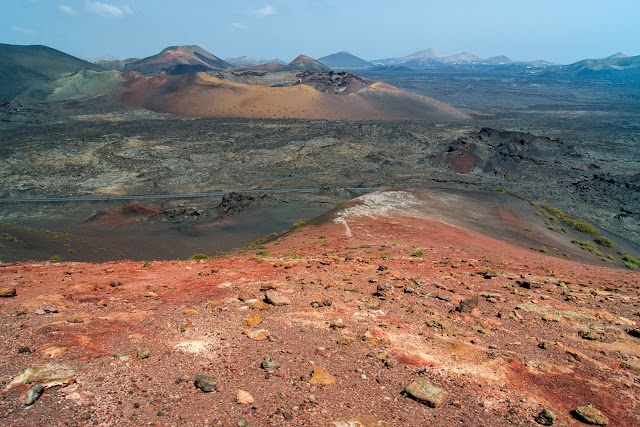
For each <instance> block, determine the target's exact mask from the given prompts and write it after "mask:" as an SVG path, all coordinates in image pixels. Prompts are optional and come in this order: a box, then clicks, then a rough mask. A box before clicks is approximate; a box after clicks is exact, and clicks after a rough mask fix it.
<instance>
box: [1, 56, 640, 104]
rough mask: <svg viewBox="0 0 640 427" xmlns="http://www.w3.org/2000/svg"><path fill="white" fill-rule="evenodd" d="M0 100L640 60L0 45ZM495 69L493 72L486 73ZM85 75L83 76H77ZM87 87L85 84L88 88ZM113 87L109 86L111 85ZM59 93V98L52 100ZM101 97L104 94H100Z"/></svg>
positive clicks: (636, 72) (619, 70) (612, 70)
mask: <svg viewBox="0 0 640 427" xmlns="http://www.w3.org/2000/svg"><path fill="white" fill-rule="evenodd" d="M0 58H2V61H0V98H2V99H4V100H11V99H16V98H18V97H19V99H20V101H21V102H38V101H40V100H44V99H46V98H47V97H50V96H53V97H54V98H55V97H61V96H62V95H63V93H62V92H61V89H60V85H64V86H65V91H67V92H64V93H65V94H67V95H64V96H67V97H68V96H69V95H68V93H70V92H69V91H71V90H72V89H71V88H73V90H81V87H80V84H81V83H82V82H84V83H86V82H87V81H89V80H91V81H92V83H91V84H95V85H98V86H100V85H106V86H104V91H107V89H108V88H107V86H109V85H115V84H120V83H121V81H123V80H122V79H125V80H126V78H131V77H126V78H125V77H123V76H124V74H120V75H118V74H112V75H111V74H109V75H107V74H104V75H95V74H92V73H90V72H88V71H87V70H89V71H93V72H102V71H107V70H111V71H115V72H118V73H129V74H131V75H132V76H133V78H137V77H136V74H142V75H145V76H153V75H158V74H167V75H177V76H181V75H188V74H192V73H195V72H202V71H204V72H217V73H221V72H229V71H233V72H240V73H246V72H253V73H272V72H294V71H308V72H330V71H331V70H332V69H343V70H350V69H371V68H374V69H375V68H382V69H389V70H398V71H401V70H419V69H434V68H435V69H437V68H438V67H442V68H443V69H445V70H446V69H447V68H452V67H454V68H461V67H462V68H464V67H466V68H468V69H469V70H479V69H480V68H479V67H483V66H485V67H502V68H503V69H505V70H509V69H513V70H514V72H529V71H530V69H534V70H533V72H536V73H545V74H547V75H550V76H553V75H564V76H568V77H571V76H576V77H584V78H592V77H596V78H623V79H627V78H631V79H639V78H640V56H626V55H625V54H623V53H616V54H614V55H611V56H608V57H606V58H600V59H585V60H583V61H578V62H576V63H573V64H570V65H555V64H552V63H550V62H548V61H544V60H540V61H524V62H522V61H521V62H518V61H513V60H512V59H510V58H508V57H506V56H494V57H490V58H486V59H482V58H479V57H478V56H476V55H474V54H472V53H469V52H462V53H459V54H456V55H441V54H439V53H438V52H437V51H436V50H435V49H431V48H430V49H425V50H421V51H418V52H414V53H412V54H410V55H407V56H404V57H396V58H387V59H381V60H375V61H366V60H364V59H362V58H359V57H357V56H355V55H353V54H351V53H349V52H344V51H342V52H337V53H334V54H331V55H327V56H324V57H322V58H319V60H315V59H313V58H310V57H308V56H305V55H299V56H298V57H296V58H295V59H294V60H293V61H291V62H290V63H288V64H286V63H284V62H282V61H279V60H274V61H264V60H262V61H258V60H255V59H253V58H250V57H248V56H242V57H238V58H228V60H226V61H225V60H223V59H220V58H219V57H217V56H215V55H214V54H212V53H210V52H208V51H206V50H205V49H203V48H201V47H199V46H196V45H191V46H170V47H167V48H166V49H163V50H162V51H161V52H159V53H157V54H155V55H152V56H149V57H146V58H129V59H124V60H117V59H109V58H107V59H100V60H97V61H96V63H91V62H87V61H83V60H81V59H79V58H75V57H73V56H71V55H68V54H66V53H63V52H60V51H57V50H55V49H52V48H49V47H46V46H16V45H7V44H0ZM487 69H490V68H487ZM80 70H85V71H83V74H77V73H78V72H79V71H80ZM71 74H74V77H73V79H71V80H66V81H64V82H62V81H61V80H60V78H61V76H64V75H71ZM84 83H82V84H84ZM109 87H110V86H109ZM54 90H57V92H56V94H55V95H52V94H53V92H54ZM95 91H97V92H95V93H98V92H100V93H102V92H101V91H102V89H100V90H98V89H95Z"/></svg>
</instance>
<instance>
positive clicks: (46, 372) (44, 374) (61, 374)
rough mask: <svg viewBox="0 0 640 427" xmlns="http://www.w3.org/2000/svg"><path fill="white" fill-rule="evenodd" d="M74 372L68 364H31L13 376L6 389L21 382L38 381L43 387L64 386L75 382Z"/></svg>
mask: <svg viewBox="0 0 640 427" xmlns="http://www.w3.org/2000/svg"><path fill="white" fill-rule="evenodd" d="M75 375H76V374H75V372H74V371H73V370H72V369H71V368H70V367H68V366H65V365H58V364H51V365H46V366H32V367H29V368H27V369H26V370H25V371H24V372H23V373H22V374H20V375H18V376H17V377H15V378H14V379H13V380H12V381H11V383H9V385H7V387H6V390H8V389H11V388H13V387H16V386H18V385H21V384H32V383H40V384H42V385H43V387H45V388H49V387H56V386H66V385H69V384H71V383H72V382H75V380H76V379H75Z"/></svg>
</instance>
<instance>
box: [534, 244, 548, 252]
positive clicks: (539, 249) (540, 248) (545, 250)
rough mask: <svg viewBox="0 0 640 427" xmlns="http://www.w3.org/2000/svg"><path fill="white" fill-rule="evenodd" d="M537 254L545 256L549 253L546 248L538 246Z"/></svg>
mask: <svg viewBox="0 0 640 427" xmlns="http://www.w3.org/2000/svg"><path fill="white" fill-rule="evenodd" d="M536 250H537V251H538V252H542V253H543V254H546V253H548V252H549V249H547V247H546V246H540V247H539V248H538V249H536Z"/></svg>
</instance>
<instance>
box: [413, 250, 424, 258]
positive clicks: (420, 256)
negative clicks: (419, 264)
mask: <svg viewBox="0 0 640 427" xmlns="http://www.w3.org/2000/svg"><path fill="white" fill-rule="evenodd" d="M411 256H413V257H419V258H422V257H423V256H424V251H423V250H422V249H418V250H417V251H415V252H413V253H412V254H411Z"/></svg>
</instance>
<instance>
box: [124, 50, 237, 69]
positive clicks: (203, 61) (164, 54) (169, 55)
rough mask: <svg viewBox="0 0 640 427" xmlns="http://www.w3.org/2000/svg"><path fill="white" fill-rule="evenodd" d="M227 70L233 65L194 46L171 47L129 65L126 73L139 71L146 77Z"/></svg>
mask: <svg viewBox="0 0 640 427" xmlns="http://www.w3.org/2000/svg"><path fill="white" fill-rule="evenodd" d="M227 68H232V65H231V64H228V63H227V62H225V61H223V60H222V59H220V58H218V57H217V56H215V55H213V54H211V53H209V52H207V51H206V50H204V49H202V48H201V47H200V46H195V45H194V46H170V47H168V48H166V49H164V50H162V51H161V52H160V53H158V54H156V55H153V56H150V57H147V58H143V59H139V60H137V61H133V62H129V63H127V64H126V65H125V68H124V71H126V72H129V71H137V72H139V73H142V74H145V75H153V74H159V73H166V74H174V75H182V74H188V73H193V72H200V71H217V70H224V69H227Z"/></svg>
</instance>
